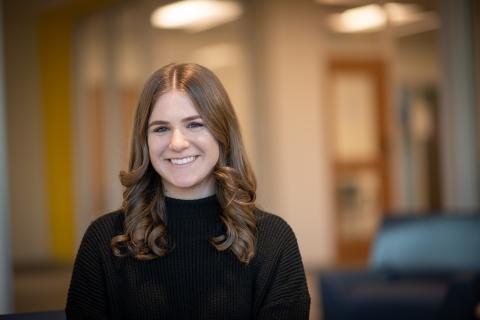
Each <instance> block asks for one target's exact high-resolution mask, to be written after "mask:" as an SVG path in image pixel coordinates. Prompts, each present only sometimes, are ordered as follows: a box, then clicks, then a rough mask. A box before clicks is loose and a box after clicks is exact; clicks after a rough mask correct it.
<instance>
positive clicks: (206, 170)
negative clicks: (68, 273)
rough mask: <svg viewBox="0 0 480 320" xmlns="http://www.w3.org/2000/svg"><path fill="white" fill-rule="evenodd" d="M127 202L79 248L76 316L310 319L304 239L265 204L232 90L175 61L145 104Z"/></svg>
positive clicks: (126, 178)
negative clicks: (260, 202) (259, 201)
mask: <svg viewBox="0 0 480 320" xmlns="http://www.w3.org/2000/svg"><path fill="white" fill-rule="evenodd" d="M120 178H121V182H122V184H123V186H124V187H125V191H124V194H123V199H124V201H123V205H122V208H121V210H119V211H116V212H113V213H109V214H106V215H104V216H102V217H100V218H99V219H97V220H96V221H94V222H93V223H92V224H91V225H90V227H89V228H88V230H87V231H86V233H85V235H84V238H83V240H82V243H81V245H80V249H79V251H78V254H77V257H76V261H75V266H74V270H73V275H72V280H71V283H70V289H69V292H68V299H67V307H66V313H67V317H68V318H69V319H289V320H291V319H308V314H309V305H310V297H309V294H308V289H307V285H306V281H305V273H304V270H303V266H302V261H301V257H300V254H299V251H298V246H297V242H296V239H295V236H294V234H293V232H292V230H291V228H290V227H289V226H288V225H287V224H286V222H284V221H283V220H282V219H281V218H279V217H277V216H274V215H272V214H269V213H266V212H263V211H261V210H259V209H257V208H256V207H255V189H256V182H255V177H254V174H253V172H252V169H251V167H250V164H249V162H248V160H247V158H246V155H245V150H244V147H243V143H242V139H241V136H240V130H239V125H238V122H237V118H236V115H235V112H234V110H233V108H232V105H231V103H230V100H229V98H228V95H227V93H226V92H225V89H224V88H223V86H222V84H221V83H220V81H219V80H218V78H217V77H216V76H215V75H214V74H213V73H212V72H211V71H209V70H208V69H206V68H204V67H202V66H199V65H196V64H169V65H167V66H165V67H163V68H161V69H160V70H158V71H156V72H155V73H154V74H153V75H152V76H151V77H150V78H149V80H148V81H147V83H146V84H145V87H144V89H143V92H142V94H141V96H140V101H139V103H138V106H137V111H136V115H135V122H134V127H133V134H132V142H131V154H130V162H129V170H128V171H127V172H121V173H120Z"/></svg>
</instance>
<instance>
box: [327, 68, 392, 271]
mask: <svg viewBox="0 0 480 320" xmlns="http://www.w3.org/2000/svg"><path fill="white" fill-rule="evenodd" d="M329 71H330V81H329V83H330V86H331V87H330V90H329V92H330V97H329V100H330V101H329V111H330V112H329V117H330V118H329V120H330V121H329V124H330V128H329V130H330V132H331V138H332V139H330V141H331V150H332V169H333V172H334V191H333V194H334V198H335V211H336V212H335V213H336V226H337V229H336V231H337V232H336V234H337V264H338V265H341V266H342V265H343V266H345V265H364V264H366V262H367V259H368V251H369V248H370V244H371V242H372V239H373V237H374V235H375V232H376V230H377V226H378V223H379V222H380V221H381V216H382V214H383V213H384V212H386V210H387V208H388V207H389V203H390V198H389V197H390V192H389V185H390V183H389V178H388V170H387V158H388V157H387V148H386V141H387V139H386V138H387V134H386V133H387V131H386V128H387V126H386V114H385V109H386V106H385V104H386V102H385V96H386V94H385V79H384V65H383V63H382V62H379V61H367V62H364V61H349V60H342V61H332V62H331V63H330V65H329Z"/></svg>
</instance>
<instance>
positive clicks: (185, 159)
mask: <svg viewBox="0 0 480 320" xmlns="http://www.w3.org/2000/svg"><path fill="white" fill-rule="evenodd" d="M193 160H195V157H194V156H192V157H186V158H182V159H170V161H171V162H172V163H173V164H186V163H190V162H192V161H193Z"/></svg>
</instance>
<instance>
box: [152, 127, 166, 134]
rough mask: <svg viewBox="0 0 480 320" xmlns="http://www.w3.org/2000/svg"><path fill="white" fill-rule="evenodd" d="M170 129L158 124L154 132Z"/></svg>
mask: <svg viewBox="0 0 480 320" xmlns="http://www.w3.org/2000/svg"><path fill="white" fill-rule="evenodd" d="M166 131H168V128H167V127H165V126H158V127H154V128H153V129H152V132H156V133H163V132H166Z"/></svg>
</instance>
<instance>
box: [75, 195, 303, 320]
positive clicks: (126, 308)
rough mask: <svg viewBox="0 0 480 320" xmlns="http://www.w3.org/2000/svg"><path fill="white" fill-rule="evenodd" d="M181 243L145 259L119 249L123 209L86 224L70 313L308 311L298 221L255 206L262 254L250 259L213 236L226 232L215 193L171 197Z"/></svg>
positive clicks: (286, 314) (251, 315) (228, 315)
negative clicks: (115, 244) (115, 247)
mask: <svg viewBox="0 0 480 320" xmlns="http://www.w3.org/2000/svg"><path fill="white" fill-rule="evenodd" d="M166 210H167V217H168V218H167V219H168V221H167V226H168V232H169V235H170V237H171V239H172V240H173V243H174V249H173V250H172V251H171V252H170V253H169V254H168V255H167V256H165V257H160V258H157V259H154V260H150V261H140V260H136V259H134V258H132V257H123V258H120V257H115V256H114V255H113V254H112V250H111V248H110V241H111V239H112V237H113V236H115V235H118V234H120V233H122V230H123V221H124V214H123V213H122V212H121V211H117V212H113V213H110V214H106V215H104V216H102V217H100V218H98V219H97V220H96V221H94V222H93V223H92V224H91V225H90V226H89V228H88V230H87V231H86V233H85V235H84V237H83V240H82V243H81V245H80V249H79V251H78V254H77V257H76V260H75V265H74V269H73V274H72V279H71V283H70V288H69V291H68V299H67V306H66V313H67V318H68V319H209V320H210V319H288V320H292V319H308V315H309V307H310V297H309V294H308V289H307V285H306V280H305V273H304V269H303V265H302V261H301V257H300V254H299V251H298V245H297V241H296V239H295V235H294V234H293V231H292V229H291V228H290V227H289V226H288V224H287V223H286V222H285V221H284V220H282V219H281V218H279V217H277V216H275V215H272V214H269V213H265V212H262V211H260V210H256V213H255V214H256V218H257V242H256V254H255V257H254V258H253V259H252V260H251V262H250V263H249V264H248V265H245V264H243V263H241V262H239V261H238V259H237V258H236V257H235V255H234V254H233V253H231V252H230V251H224V252H218V251H217V250H216V249H215V248H214V247H213V246H212V245H211V244H210V242H209V241H208V240H209V239H210V238H211V237H212V236H217V235H219V234H222V233H223V228H222V225H221V224H220V220H219V212H220V207H219V204H218V201H217V199H216V196H211V197H208V198H204V199H199V200H178V199H171V198H167V199H166Z"/></svg>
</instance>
